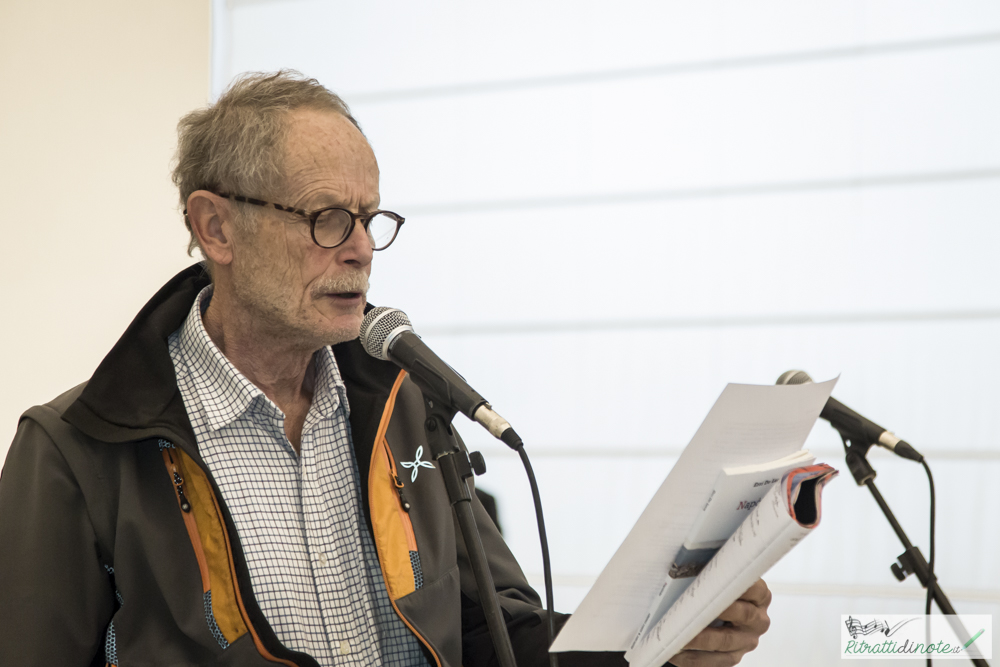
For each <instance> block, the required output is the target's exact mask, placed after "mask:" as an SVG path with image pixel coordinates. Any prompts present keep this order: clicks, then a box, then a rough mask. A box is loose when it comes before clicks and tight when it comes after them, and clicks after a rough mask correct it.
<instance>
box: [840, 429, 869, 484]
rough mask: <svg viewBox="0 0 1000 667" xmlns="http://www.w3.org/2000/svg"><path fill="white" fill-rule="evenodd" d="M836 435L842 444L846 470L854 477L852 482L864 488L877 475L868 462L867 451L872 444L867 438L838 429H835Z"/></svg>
mask: <svg viewBox="0 0 1000 667" xmlns="http://www.w3.org/2000/svg"><path fill="white" fill-rule="evenodd" d="M837 433H839V434H840V439H841V440H842V441H843V443H844V459H845V461H846V462H847V468H848V470H850V471H851V475H853V476H854V481H855V482H857V483H858V486H864V485H865V484H867V483H868V482H870V481H872V480H874V479H875V476H876V475H877V473H876V472H875V468H873V467H872V465H871V463H869V462H868V450H869V449H871V447H872V443H870V442H868V440H869V438H866V437H864V436H863V435H861V436H859V435H858V434H856V433H850V432H848V431H847V430H845V429H840V428H838V429H837Z"/></svg>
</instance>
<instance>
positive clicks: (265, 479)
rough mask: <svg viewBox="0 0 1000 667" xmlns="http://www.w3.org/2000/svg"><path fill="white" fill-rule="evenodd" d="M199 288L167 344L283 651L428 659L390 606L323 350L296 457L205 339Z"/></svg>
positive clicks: (331, 660)
mask: <svg viewBox="0 0 1000 667" xmlns="http://www.w3.org/2000/svg"><path fill="white" fill-rule="evenodd" d="M211 290H212V288H211V287H206V288H205V290H203V291H202V292H201V293H200V294H199V295H198V298H196V299H195V302H194V305H193V306H192V307H191V312H190V313H189V314H188V317H187V319H186V320H185V322H184V325H183V326H182V327H181V328H180V329H179V330H177V331H176V332H174V333H173V334H172V335H171V336H170V339H169V349H170V357H171V359H172V360H173V364H174V370H175V371H176V374H177V386H178V387H179V388H180V393H181V397H182V398H183V400H184V407H185V408H186V409H187V413H188V417H189V419H190V421H191V426H192V427H193V428H194V433H195V437H196V438H197V443H198V450H199V452H200V453H201V456H202V458H203V459H204V460H205V463H206V464H207V466H208V469H209V471H211V473H212V475H213V477H214V478H215V480H216V482H217V483H218V485H219V490H220V491H221V493H222V498H223V500H224V501H225V503H226V505H227V506H228V508H229V511H230V513H231V514H232V517H233V521H234V522H235V523H236V529H237V532H238V533H239V537H240V543H241V544H242V546H243V552H244V554H245V555H246V559H247V565H248V566H249V569H250V583H251V585H252V586H253V591H254V595H255V597H256V599H257V602H258V604H259V605H260V607H261V609H262V610H263V612H264V616H265V617H266V618H267V621H268V623H270V625H271V627H272V628H273V629H274V632H275V634H277V636H278V639H280V640H281V642H282V643H283V644H284V645H285V646H286V647H288V648H290V649H293V650H296V651H301V652H304V653H307V654H309V655H311V656H312V657H313V658H315V659H316V661H317V662H319V664H320V665H323V666H324V667H327V666H330V667H332V666H333V665H337V666H338V667H339V666H342V665H358V666H359V667H360V666H365V667H367V666H370V665H386V666H393V667H395V666H400V667H402V666H404V665H420V666H425V665H427V664H428V663H427V660H426V658H425V656H424V653H423V651H422V650H421V646H420V642H419V640H418V639H417V638H416V636H415V635H414V634H413V633H412V632H410V631H409V629H407V627H406V626H405V625H404V624H403V622H402V620H400V618H399V617H398V616H397V615H396V613H395V612H394V611H393V608H392V604H391V603H390V601H389V595H388V593H387V591H386V588H385V581H384V580H383V579H382V574H381V569H380V567H379V563H378V556H377V552H376V550H375V545H374V542H373V540H372V536H371V534H370V533H369V531H368V529H367V526H366V525H365V520H364V517H363V515H362V509H361V504H360V501H359V493H358V488H359V483H358V468H357V463H356V461H355V459H354V449H353V447H352V445H351V431H350V423H349V422H348V419H347V418H348V414H349V406H348V404H347V393H346V388H345V387H344V382H343V380H342V379H341V377H340V371H339V369H338V368H337V361H336V359H335V358H334V356H333V351H332V350H331V349H330V348H328V347H325V348H323V349H321V350H319V351H318V352H316V354H315V355H314V356H313V363H314V364H315V372H316V382H315V391H314V394H313V403H312V406H311V407H310V409H309V413H308V414H307V416H306V420H305V424H304V426H303V428H302V438H301V448H300V451H301V454H296V453H295V450H294V449H293V448H292V445H291V443H290V442H289V441H288V439H287V438H286V437H285V431H284V414H283V413H282V412H281V410H280V409H279V408H278V407H277V406H276V405H275V404H274V403H273V402H271V400H270V399H268V398H267V396H265V395H264V393H263V392H262V391H261V390H260V389H258V388H257V387H256V386H255V385H254V384H253V383H251V382H250V381H249V380H247V378H246V377H244V376H243V374H242V373H240V372H239V371H238V370H237V369H236V367H235V366H233V365H232V363H231V362H230V361H229V360H228V359H226V357H225V355H223V354H222V352H221V351H220V350H219V348H218V347H216V345H215V344H214V343H213V342H212V340H211V339H210V338H209V336H208V333H207V332H206V331H205V327H204V325H203V323H202V319H201V316H202V313H203V312H204V307H207V304H208V301H209V299H211Z"/></svg>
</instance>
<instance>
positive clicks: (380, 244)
mask: <svg viewBox="0 0 1000 667" xmlns="http://www.w3.org/2000/svg"><path fill="white" fill-rule="evenodd" d="M397 226H398V223H397V222H396V220H395V219H393V218H391V217H389V216H388V215H386V214H384V213H379V214H377V215H376V216H375V217H373V218H372V220H371V222H370V223H369V224H368V240H369V242H370V243H371V246H372V248H373V249H375V250H382V249H383V248H385V247H386V246H388V245H389V244H390V243H392V240H393V239H394V238H395V236H396V228H397ZM353 229H354V225H353V223H352V220H351V216H350V215H349V214H348V213H347V211H343V210H340V209H330V210H328V211H323V212H322V213H320V215H319V217H318V218H316V227H315V231H314V234H315V236H316V243H318V244H319V245H321V246H323V247H325V248H332V247H334V246H337V245H340V244H341V243H343V242H344V241H346V240H347V237H348V236H349V235H350V234H351V231H352V230H353Z"/></svg>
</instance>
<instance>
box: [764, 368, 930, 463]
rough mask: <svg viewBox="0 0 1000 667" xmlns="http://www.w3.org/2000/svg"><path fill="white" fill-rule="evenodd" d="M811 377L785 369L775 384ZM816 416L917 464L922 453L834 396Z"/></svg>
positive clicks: (809, 379) (804, 382)
mask: <svg viewBox="0 0 1000 667" xmlns="http://www.w3.org/2000/svg"><path fill="white" fill-rule="evenodd" d="M810 382H812V378H811V377H809V374H808V373H806V372H805V371H785V372H784V373H782V374H781V376H780V377H779V378H778V381H777V382H775V384H808V383H810ZM819 416H820V417H822V418H823V419H825V420H827V421H828V422H830V425H831V426H833V427H834V428H835V429H837V430H838V431H841V432H846V433H848V434H850V435H855V436H861V437H864V438H865V441H866V444H869V445H878V446H880V447H885V448H886V449H888V450H889V451H890V452H893V453H895V454H897V455H899V456H902V457H903V458H904V459H910V460H911V461H916V462H917V463H920V462H922V461H923V460H924V457H923V454H921V453H920V452H918V451H917V450H916V449H914V448H913V447H912V446H911V445H910V443H908V442H906V441H905V440H901V439H900V438H898V437H897V436H896V434H895V433H893V432H892V431H888V430H886V429H884V428H882V427H881V426H879V425H878V424H876V423H875V422H873V421H871V420H870V419H867V418H865V417H862V416H861V415H859V414H858V413H857V412H855V411H854V410H851V409H850V408H849V407H847V406H846V405H844V404H843V403H841V402H840V401H838V400H837V399H835V398H834V397H833V396H831V397H830V398H829V400H827V402H826V405H825V406H823V411H822V412H820V413H819Z"/></svg>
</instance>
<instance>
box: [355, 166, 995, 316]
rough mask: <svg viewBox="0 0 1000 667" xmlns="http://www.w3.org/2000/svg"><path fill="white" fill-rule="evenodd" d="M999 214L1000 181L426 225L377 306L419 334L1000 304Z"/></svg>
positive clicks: (399, 255)
mask: <svg viewBox="0 0 1000 667" xmlns="http://www.w3.org/2000/svg"><path fill="white" fill-rule="evenodd" d="M383 201H384V205H385V206H386V207H390V208H391V207H392V206H393V205H392V204H390V202H389V201H387V200H383ZM396 210H398V211H399V212H400V213H401V214H402V215H404V216H407V215H408V214H407V211H406V209H405V208H398V209H396ZM998 210H1000V178H994V179H983V180H975V181H969V182H959V183H947V184H935V185H927V184H923V185H909V186H893V187H884V188H866V189H862V190H858V191H841V190H838V191H821V192H808V193H791V194H768V195H758V196H742V197H723V198H716V199H691V200H666V201H654V202H636V203H622V204H606V205H594V206H566V207H558V208H543V209H529V210H515V211H506V210H501V211H482V212H467V213H461V214H453V215H414V216H409V217H408V218H407V222H406V224H405V225H404V226H403V228H402V230H401V231H400V234H399V237H398V238H397V240H396V242H395V244H394V245H393V246H392V247H391V248H390V249H389V250H387V251H386V252H384V253H377V255H376V257H375V261H374V264H373V268H372V291H371V293H370V299H371V301H372V302H373V303H376V304H379V305H392V306H396V307H398V308H402V309H403V310H406V311H408V312H409V315H410V316H411V319H412V320H413V321H414V323H415V325H416V326H417V327H418V330H420V329H421V328H424V329H426V328H431V327H437V328H442V327H444V328H447V327H449V326H453V325H476V326H479V325H482V326H489V325H497V326H498V327H504V326H512V325H530V324H531V323H539V322H541V323H553V322H555V323H559V322H581V321H583V322H616V321H625V320H628V321H648V320H659V319H671V318H679V319H685V318H725V317H763V318H765V319H766V317H767V316H776V315H794V314H818V313H823V314H831V315H835V314H837V313H841V314H859V313H860V314H886V313H906V312H931V311H933V312H937V311H947V312H950V311H962V310H981V309H986V310H989V309H997V308H1000V289H997V286H998V283H997V277H996V271H995V257H996V251H997V248H1000V225H998V224H997V223H996V221H997V211H998Z"/></svg>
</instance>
